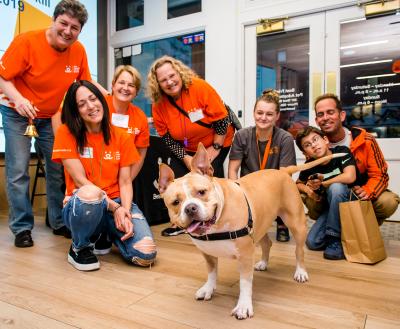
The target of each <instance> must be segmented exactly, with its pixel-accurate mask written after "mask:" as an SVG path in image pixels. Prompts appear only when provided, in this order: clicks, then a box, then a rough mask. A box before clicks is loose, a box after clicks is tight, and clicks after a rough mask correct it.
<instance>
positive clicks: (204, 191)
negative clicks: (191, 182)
mask: <svg viewBox="0 0 400 329" xmlns="http://www.w3.org/2000/svg"><path fill="white" fill-rule="evenodd" d="M197 194H198V195H201V196H203V195H204V194H206V190H199V191H198V192H197Z"/></svg>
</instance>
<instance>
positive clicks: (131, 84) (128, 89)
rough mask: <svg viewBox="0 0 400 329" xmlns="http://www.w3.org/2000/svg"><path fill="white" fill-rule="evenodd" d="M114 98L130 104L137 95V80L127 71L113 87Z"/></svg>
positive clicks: (123, 72)
mask: <svg viewBox="0 0 400 329" xmlns="http://www.w3.org/2000/svg"><path fill="white" fill-rule="evenodd" d="M112 92H113V97H115V98H116V99H117V100H118V101H120V102H124V103H125V102H126V103H130V102H131V101H132V100H133V99H134V98H135V97H136V95H137V89H136V85H135V80H134V78H133V76H132V74H130V73H129V72H127V71H122V72H121V74H120V75H119V76H118V78H117V80H115V82H114V83H113V85H112Z"/></svg>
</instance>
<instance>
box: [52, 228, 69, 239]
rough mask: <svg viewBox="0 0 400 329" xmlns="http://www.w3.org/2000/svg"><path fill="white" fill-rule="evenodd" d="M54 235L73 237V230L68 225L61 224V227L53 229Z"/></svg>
mask: <svg viewBox="0 0 400 329" xmlns="http://www.w3.org/2000/svg"><path fill="white" fill-rule="evenodd" d="M53 234H54V235H61V236H63V237H65V238H67V239H71V231H70V230H69V228H68V227H66V226H61V227H60V228H57V229H53Z"/></svg>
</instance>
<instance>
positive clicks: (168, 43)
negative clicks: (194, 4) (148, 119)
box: [114, 32, 205, 116]
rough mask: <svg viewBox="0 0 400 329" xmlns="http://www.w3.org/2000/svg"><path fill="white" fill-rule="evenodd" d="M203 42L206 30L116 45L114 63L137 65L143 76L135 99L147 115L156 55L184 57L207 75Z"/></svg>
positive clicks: (200, 73) (200, 74)
mask: <svg viewBox="0 0 400 329" xmlns="http://www.w3.org/2000/svg"><path fill="white" fill-rule="evenodd" d="M204 42H205V33H204V32H198V33H193V34H190V35H184V36H177V37H172V38H167V39H161V40H156V41H150V42H145V43H142V44H140V45H133V46H129V47H124V48H118V49H115V53H114V56H115V65H116V66H118V65H122V64H124V65H128V64H129V65H132V66H134V67H136V69H137V70H138V71H139V72H140V74H141V76H142V86H143V87H142V89H141V90H140V92H139V95H138V96H137V97H136V98H135V99H134V100H133V102H134V103H135V104H136V105H137V106H139V107H140V108H141V109H142V110H143V111H144V112H145V113H146V115H147V116H151V103H150V101H149V100H148V99H147V98H146V96H145V88H146V85H147V73H148V71H149V68H150V65H151V64H152V63H153V62H154V61H155V60H156V59H157V58H159V57H161V56H164V55H168V56H172V57H175V58H177V59H179V60H181V61H182V62H183V63H185V64H186V65H188V66H189V67H191V68H192V69H193V70H194V71H195V72H196V73H197V74H198V75H199V76H200V77H202V78H204V72H205V45H204Z"/></svg>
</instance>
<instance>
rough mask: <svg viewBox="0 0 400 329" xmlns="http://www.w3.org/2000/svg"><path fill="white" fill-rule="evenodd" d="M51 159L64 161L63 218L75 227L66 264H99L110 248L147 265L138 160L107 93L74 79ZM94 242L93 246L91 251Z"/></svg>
mask: <svg viewBox="0 0 400 329" xmlns="http://www.w3.org/2000/svg"><path fill="white" fill-rule="evenodd" d="M61 118H62V122H63V124H62V125H61V126H60V128H59V129H58V130H57V134H56V137H55V142H54V149H53V160H54V161H56V162H61V163H62V164H63V165H64V171H65V181H66V185H67V191H66V196H67V197H66V202H65V206H64V208H63V212H62V216H63V220H64V223H65V225H66V226H67V227H68V228H69V229H70V230H71V233H72V245H71V248H70V250H69V253H68V262H69V263H71V264H72V265H73V266H74V267H75V268H76V269H78V270H81V271H90V270H96V269H98V268H99V267H100V264H99V261H98V259H97V257H96V254H97V255H104V254H106V253H108V252H109V251H110V249H111V242H109V241H108V240H107V239H104V238H101V237H102V236H103V237H104V236H108V237H109V238H110V240H111V241H112V242H114V244H115V245H116V246H117V247H118V249H119V250H120V252H121V254H122V256H123V258H124V259H125V260H126V261H128V262H132V263H133V264H136V265H139V266H149V265H151V264H152V263H153V262H154V259H155V257H156V247H155V244H154V241H153V237H152V234H151V231H150V228H149V226H148V224H147V221H146V219H145V218H144V216H143V214H142V212H141V211H140V210H139V208H138V207H137V206H136V205H135V204H134V203H132V196H133V192H132V180H131V166H132V165H133V164H134V163H135V162H137V161H139V159H140V157H139V154H138V152H137V151H136V148H135V145H134V141H133V138H132V136H131V135H129V134H127V133H126V131H124V130H123V129H120V128H117V127H114V126H112V125H111V123H110V118H109V111H108V107H107V103H106V101H105V99H104V96H103V95H102V94H101V92H100V90H99V89H98V88H97V87H96V86H95V85H93V84H92V83H91V82H89V81H86V80H81V81H78V82H74V83H73V84H72V85H71V86H70V88H69V89H68V91H67V94H66V96H65V100H64V104H63V109H62V114H61ZM93 243H94V249H93Z"/></svg>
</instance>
